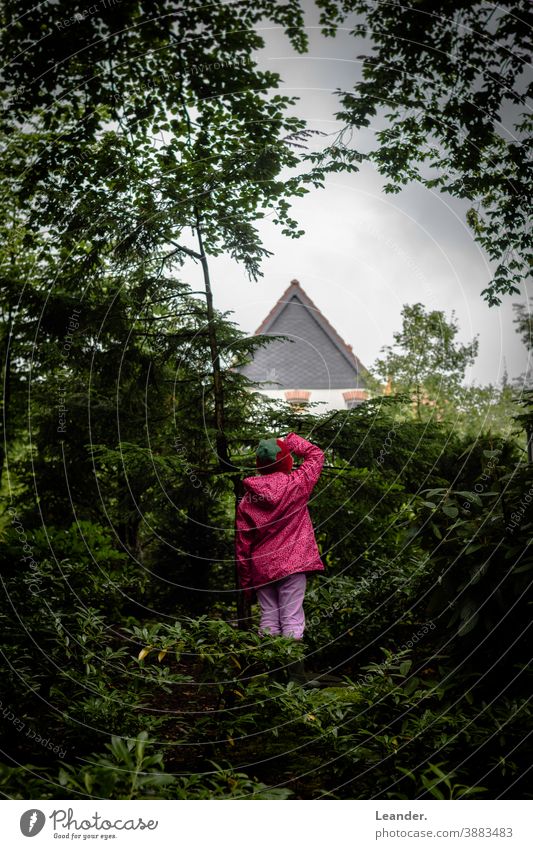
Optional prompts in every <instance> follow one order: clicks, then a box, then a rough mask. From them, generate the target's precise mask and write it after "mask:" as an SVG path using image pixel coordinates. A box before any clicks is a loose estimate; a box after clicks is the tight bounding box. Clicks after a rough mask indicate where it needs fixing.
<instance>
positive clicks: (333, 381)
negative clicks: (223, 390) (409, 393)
mask: <svg viewBox="0 0 533 849" xmlns="http://www.w3.org/2000/svg"><path fill="white" fill-rule="evenodd" d="M259 332H262V333H263V334H264V335H266V336H274V335H278V334H279V335H281V334H283V335H286V336H288V337H289V339H288V340H287V341H283V340H273V341H272V342H270V343H268V344H267V345H265V346H264V347H263V348H260V349H258V350H257V351H256V353H255V355H254V359H253V361H252V362H251V363H249V364H248V365H246V366H244V367H242V368H241V369H240V371H241V373H242V374H244V375H245V376H246V377H247V378H249V380H251V381H252V382H253V383H255V384H259V383H263V386H262V387H261V388H263V389H291V388H302V389H346V388H347V387H356V386H364V383H363V376H362V374H361V372H362V366H361V364H360V363H359V361H358V360H357V358H356V357H354V355H353V353H351V351H350V349H349V348H348V347H347V346H345V345H344V343H343V342H342V340H341V339H340V337H338V336H337V334H336V333H335V331H334V330H333V328H332V327H331V325H329V323H328V322H326V320H325V319H324V317H323V316H322V314H321V313H320V311H319V310H318V309H317V308H316V307H315V306H314V304H313V303H312V301H310V299H309V298H307V296H306V295H305V294H304V293H303V292H302V290H301V289H299V286H298V285H297V284H296V285H294V284H291V286H290V287H289V289H288V290H287V292H286V293H285V296H282V298H281V299H280V301H278V304H277V305H276V307H275V308H274V309H273V310H272V312H271V313H270V315H269V316H268V317H267V319H265V321H264V322H263V324H262V325H261V327H260V328H259ZM289 340H290V341H289ZM358 366H361V367H358Z"/></svg>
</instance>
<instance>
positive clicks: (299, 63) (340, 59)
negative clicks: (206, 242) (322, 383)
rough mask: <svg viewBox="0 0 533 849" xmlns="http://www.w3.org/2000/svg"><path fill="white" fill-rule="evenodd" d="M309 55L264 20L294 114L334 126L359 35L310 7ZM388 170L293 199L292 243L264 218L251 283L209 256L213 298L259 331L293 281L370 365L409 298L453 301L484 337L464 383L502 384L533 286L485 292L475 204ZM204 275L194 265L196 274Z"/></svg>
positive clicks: (354, 69)
mask: <svg viewBox="0 0 533 849" xmlns="http://www.w3.org/2000/svg"><path fill="white" fill-rule="evenodd" d="M308 24H309V27H308V33H309V38H310V49H309V52H308V53H307V54H306V55H304V56H299V55H298V54H296V53H295V52H294V51H293V50H292V48H291V47H290V45H289V43H288V41H287V39H286V38H285V36H284V35H282V34H281V33H280V31H279V30H277V29H276V28H265V30H264V36H265V39H266V43H267V46H266V49H265V50H263V51H261V54H260V57H259V58H260V63H261V65H262V66H263V67H265V68H268V69H270V70H273V71H277V72H279V74H280V75H281V78H282V81H283V82H282V85H281V92H282V93H287V94H290V95H295V96H298V97H299V98H300V100H299V103H298V106H297V107H296V110H295V111H296V113H297V114H298V115H300V116H302V117H304V118H305V119H306V120H307V122H308V125H309V127H310V128H313V129H318V130H322V131H325V132H328V133H333V132H335V131H336V130H338V129H340V125H338V124H337V123H336V122H335V120H334V117H333V115H334V112H335V110H336V108H337V104H338V100H337V98H336V96H335V93H334V92H335V88H336V87H337V86H340V87H341V88H343V87H344V88H350V87H351V86H352V85H353V82H354V80H355V79H357V77H358V75H359V69H360V64H359V62H358V61H357V60H356V58H355V57H356V56H357V55H358V53H360V52H361V50H360V48H361V44H360V43H359V44H357V43H356V42H355V40H354V39H353V38H352V37H351V36H349V34H348V32H347V31H345V32H342V33H340V35H339V36H338V37H337V38H336V39H326V38H324V37H322V36H321V35H320V33H319V31H318V28H317V27H316V19H315V17H314V15H313V13H312V12H311V6H310V11H309V14H308ZM382 184H383V180H382V178H381V177H380V176H379V175H378V174H377V173H376V172H375V170H374V169H373V168H372V167H370V166H368V165H366V166H364V167H363V168H362V169H361V170H360V171H359V172H358V173H356V174H351V175H347V174H344V175H333V176H331V177H330V178H329V179H328V180H327V182H326V187H325V188H324V189H322V190H315V191H312V192H311V193H309V194H308V195H306V196H305V197H304V198H302V199H298V200H297V201H296V202H295V203H294V205H293V212H294V216H293V217H295V218H296V219H297V220H298V223H299V225H300V226H301V227H302V229H304V230H305V236H302V237H301V238H300V239H297V240H292V239H288V238H286V237H284V236H282V235H281V233H280V232H279V231H277V230H276V228H275V227H274V226H273V225H272V224H270V223H269V222H266V221H265V222H262V223H261V224H260V225H259V226H260V232H261V233H262V235H263V237H264V245H265V247H266V248H268V249H269V250H271V251H273V256H272V257H270V258H269V259H267V260H265V261H264V265H263V271H264V277H263V278H262V279H260V280H259V281H258V282H257V283H252V282H250V281H249V280H248V278H247V276H246V274H245V272H244V270H243V269H242V268H240V267H239V266H238V265H237V264H236V263H234V262H232V261H231V260H229V259H227V258H224V257H220V258H218V259H216V260H214V261H212V266H211V267H212V277H213V287H214V294H215V302H216V306H217V308H218V309H221V310H232V311H233V316H232V318H233V319H234V320H235V321H236V322H237V323H238V324H239V325H240V326H241V328H242V329H243V330H244V331H246V332H247V333H252V332H253V331H254V330H255V329H256V328H257V327H258V325H259V324H260V322H261V321H262V319H263V318H264V316H265V315H266V314H267V313H268V312H269V310H270V309H271V307H272V306H273V305H274V303H275V302H276V300H277V299H278V298H279V296H280V295H281V294H282V292H283V291H284V289H285V288H286V287H287V286H288V285H289V282H290V281H291V279H293V278H297V279H298V280H299V281H300V283H301V285H302V287H303V288H304V289H305V291H306V292H307V294H308V295H309V296H310V297H311V299H312V300H313V301H314V302H315V304H316V305H317V307H318V308H319V309H320V310H321V311H322V312H323V313H324V315H325V316H326V318H327V319H328V320H329V321H330V322H331V323H332V324H333V326H334V327H335V329H336V330H337V332H338V333H339V334H340V335H341V336H342V337H343V339H344V340H345V341H346V342H347V343H348V344H351V345H352V346H353V349H354V352H355V353H356V354H357V356H358V357H359V359H360V360H361V361H362V362H363V364H364V365H365V366H367V367H370V366H372V364H373V362H374V361H375V359H376V357H378V356H379V355H380V348H381V347H382V346H383V345H388V344H392V342H393V339H392V334H393V332H394V331H396V330H399V329H400V328H401V310H402V306H403V305H404V304H406V303H409V304H412V303H415V302H417V301H420V302H422V303H423V304H424V305H425V307H426V308H427V309H439V310H444V311H445V313H446V315H447V316H448V317H450V316H451V312H452V310H455V314H456V320H457V321H458V324H459V338H460V340H461V341H470V340H471V339H472V338H473V337H474V336H475V335H476V334H479V354H478V357H477V360H476V363H475V365H474V366H472V367H471V368H470V369H469V370H468V372H467V375H466V382H467V383H477V384H487V383H498V382H499V381H500V380H501V377H502V375H503V372H504V369H505V367H506V368H507V371H508V374H509V378H510V379H512V378H515V377H519V376H520V374H521V373H523V372H524V371H525V369H526V362H527V352H526V349H525V347H524V346H523V344H522V342H521V339H520V336H519V335H518V334H517V333H516V326H515V325H514V324H513V318H514V316H515V313H514V311H513V308H512V304H513V303H518V302H522V303H527V295H528V293H529V294H530V295H531V294H532V290H531V283H529V284H528V289H526V286H524V288H523V290H522V292H521V294H520V296H518V295H515V296H507V297H506V298H505V299H504V300H503V303H502V305H501V306H500V307H489V306H488V305H487V303H486V301H484V300H483V298H482V297H481V294H480V293H481V290H482V289H483V288H485V286H486V285H487V283H488V282H489V280H490V278H491V271H490V266H489V264H488V262H487V258H486V256H485V255H484V254H483V252H482V251H481V249H480V248H479V247H478V246H477V245H476V243H475V242H474V241H473V238H472V235H471V233H470V231H469V229H468V227H467V226H466V223H465V220H464V213H465V209H466V208H467V204H463V203H461V202H458V201H451V200H450V198H449V197H448V196H446V195H440V194H435V193H434V192H432V191H429V190H427V189H425V188H422V187H421V186H418V185H411V186H409V187H407V188H406V189H404V190H403V191H402V192H401V193H400V194H398V195H386V194H384V193H383V191H382ZM197 273H198V272H197Z"/></svg>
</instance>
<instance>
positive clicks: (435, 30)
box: [317, 0, 533, 306]
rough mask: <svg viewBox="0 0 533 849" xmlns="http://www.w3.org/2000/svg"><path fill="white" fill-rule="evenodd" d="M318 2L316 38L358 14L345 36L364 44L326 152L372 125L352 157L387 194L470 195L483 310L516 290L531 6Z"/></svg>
mask: <svg viewBox="0 0 533 849" xmlns="http://www.w3.org/2000/svg"><path fill="white" fill-rule="evenodd" d="M317 5H318V6H319V8H320V9H321V10H322V15H321V20H322V25H323V27H324V31H325V32H327V33H328V34H330V35H332V34H334V33H335V32H336V31H337V29H338V27H339V26H340V24H341V23H343V22H344V21H345V19H346V17H347V16H348V15H351V16H353V14H355V15H357V19H356V23H355V25H354V26H352V30H351V32H352V34H353V35H354V36H356V37H360V38H366V39H368V40H369V42H370V45H369V46H370V52H367V53H365V54H364V55H363V56H360V57H359V59H360V60H361V61H362V80H361V82H358V83H357V84H356V85H355V86H354V90H353V91H340V92H339V95H340V101H341V104H342V108H341V110H340V112H339V113H338V116H337V117H338V118H339V119H340V120H342V121H343V122H344V124H345V132H343V133H341V136H340V138H339V139H338V140H337V141H336V143H335V147H337V148H338V147H339V146H342V145H343V143H346V145H348V146H349V145H350V142H348V141H346V142H344V140H345V139H348V138H350V139H351V137H352V135H353V131H354V130H359V129H361V128H364V127H369V126H371V122H374V121H375V122H376V129H375V138H376V142H377V144H375V145H374V146H372V148H371V149H370V150H365V151H362V150H358V154H359V156H360V157H361V159H365V160H367V161H369V162H371V163H373V164H374V165H375V166H376V168H377V169H378V171H379V173H380V174H382V175H383V176H384V177H385V178H386V181H387V182H386V183H385V187H384V190H385V191H386V192H399V191H400V189H401V187H402V186H403V185H405V184H406V183H408V182H409V181H412V180H416V181H419V182H420V183H421V184H422V185H424V186H427V187H428V188H431V189H433V188H437V189H439V190H440V191H441V192H445V193H448V194H450V195H452V196H453V197H456V198H461V199H464V200H467V201H468V202H469V203H470V204H471V206H470V208H469V210H468V212H467V216H466V218H467V222H468V224H469V225H470V227H471V229H472V231H473V233H474V237H475V239H476V241H477V242H479V244H480V245H481V246H482V247H483V248H484V250H485V251H486V253H487V254H488V256H489V258H490V259H491V260H492V261H493V262H494V263H495V264H496V266H495V269H494V273H493V279H492V281H491V282H490V284H489V285H488V286H487V288H486V289H484V290H483V292H482V294H483V295H484V297H485V298H486V300H487V301H488V303H489V305H491V306H492V305H495V304H499V303H500V302H501V296H502V295H504V294H506V293H518V292H519V289H518V286H519V284H520V283H521V281H522V280H523V278H524V277H525V276H527V275H528V273H529V268H530V262H531V245H532V241H531V233H530V230H529V229H528V221H529V215H530V186H531V181H532V173H531V158H530V153H529V151H530V144H531V131H532V129H533V120H532V117H531V112H530V111H528V110H527V108H526V106H527V101H528V98H530V97H531V94H532V93H533V81H532V78H531V74H530V73H529V69H530V66H531V57H532V41H531V32H532V25H533V7H532V6H531V3H530V2H529V0H502V2H500V3H498V4H495V3H492V2H488V0H477V2H472V0H459V2H453V3H450V2H448V0H440V1H439V2H434V0H405V2H402V3H374V2H373V0H317ZM355 138H357V136H355Z"/></svg>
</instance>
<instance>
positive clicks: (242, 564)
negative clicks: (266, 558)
mask: <svg viewBox="0 0 533 849" xmlns="http://www.w3.org/2000/svg"><path fill="white" fill-rule="evenodd" d="M254 536H255V527H254V526H253V525H252V523H251V520H250V517H249V516H248V514H247V513H246V511H245V510H243V509H242V502H241V501H239V503H238V505H237V511H236V516H235V562H236V564H237V574H238V576H239V583H240V585H241V587H242V589H243V590H245V591H246V595H247V596H248V597H249V598H250V596H251V594H252V563H251V554H252V543H253V541H254Z"/></svg>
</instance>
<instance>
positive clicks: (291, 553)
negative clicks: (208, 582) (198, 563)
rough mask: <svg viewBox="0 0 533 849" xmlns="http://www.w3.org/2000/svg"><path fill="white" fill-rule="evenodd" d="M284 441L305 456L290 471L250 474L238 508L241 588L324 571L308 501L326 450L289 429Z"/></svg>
mask: <svg viewBox="0 0 533 849" xmlns="http://www.w3.org/2000/svg"><path fill="white" fill-rule="evenodd" d="M284 442H285V444H286V446H287V448H288V449H289V451H291V453H294V454H296V455H298V456H300V457H303V458H304V462H303V463H302V464H301V466H300V468H298V469H296V470H295V471H293V472H291V473H290V474H287V473H286V472H272V473H271V474H266V475H259V476H257V477H251V478H245V479H244V481H243V485H244V489H245V494H244V496H243V497H242V499H241V500H240V502H239V505H238V507H237V515H236V525H235V557H236V561H237V569H238V574H239V580H240V583H241V587H243V588H244V589H246V590H248V595H250V593H251V591H252V590H253V588H254V587H257V586H261V585H263V584H267V583H269V582H270V581H276V580H278V579H279V578H284V577H285V576H286V575H292V574H293V573H294V572H315V571H320V570H323V569H324V564H323V563H322V561H321V559H320V554H319V551H318V546H317V544H316V540H315V534H314V531H313V525H312V524H311V517H310V516H309V510H308V509H307V502H308V501H309V497H310V495H311V492H312V490H313V487H314V486H315V484H316V482H317V480H318V478H319V477H320V472H321V471H322V466H323V465H324V453H323V452H322V451H321V450H320V448H318V446H316V445H313V444H312V443H311V442H308V441H307V440H306V439H303V438H302V437H301V436H297V435H296V434H295V433H290V434H289V435H288V436H287V438H286V439H284Z"/></svg>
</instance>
